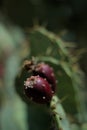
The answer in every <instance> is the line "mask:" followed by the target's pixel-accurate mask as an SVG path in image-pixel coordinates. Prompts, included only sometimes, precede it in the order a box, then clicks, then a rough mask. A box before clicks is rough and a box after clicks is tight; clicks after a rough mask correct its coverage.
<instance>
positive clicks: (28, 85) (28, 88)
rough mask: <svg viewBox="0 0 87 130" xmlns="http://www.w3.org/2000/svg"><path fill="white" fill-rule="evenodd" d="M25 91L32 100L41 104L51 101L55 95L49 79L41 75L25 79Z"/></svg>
mask: <svg viewBox="0 0 87 130" xmlns="http://www.w3.org/2000/svg"><path fill="white" fill-rule="evenodd" d="M24 93H25V95H26V96H27V97H28V98H29V99H30V100H32V101H34V102H36V103H40V104H47V103H49V102H50V101H51V98H52V95H53V94H52V90H51V87H50V85H49V83H48V82H47V80H46V79H44V78H42V77H40V76H31V77H30V78H27V80H26V81H24Z"/></svg>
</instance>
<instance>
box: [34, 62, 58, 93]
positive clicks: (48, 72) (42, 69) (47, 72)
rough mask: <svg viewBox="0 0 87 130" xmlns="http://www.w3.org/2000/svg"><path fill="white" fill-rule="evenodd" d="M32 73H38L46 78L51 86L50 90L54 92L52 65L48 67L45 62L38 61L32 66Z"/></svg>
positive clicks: (54, 83) (54, 79) (54, 82)
mask: <svg viewBox="0 0 87 130" xmlns="http://www.w3.org/2000/svg"><path fill="white" fill-rule="evenodd" d="M33 73H34V75H39V76H41V77H43V78H46V79H47V81H48V82H49V84H50V86H51V89H52V92H53V93H54V92H55V88H56V78H55V75H54V71H53V68H52V67H50V66H49V65H48V64H45V63H39V64H38V65H36V67H35V68H34V70H33Z"/></svg>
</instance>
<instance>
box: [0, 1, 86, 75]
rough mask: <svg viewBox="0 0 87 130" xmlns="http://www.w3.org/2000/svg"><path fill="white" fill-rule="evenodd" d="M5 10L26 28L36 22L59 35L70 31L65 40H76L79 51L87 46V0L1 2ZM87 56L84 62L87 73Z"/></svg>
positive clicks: (18, 23)
mask: <svg viewBox="0 0 87 130" xmlns="http://www.w3.org/2000/svg"><path fill="white" fill-rule="evenodd" d="M0 8H1V11H2V12H3V13H4V14H5V15H6V16H8V17H9V19H10V20H11V21H12V22H13V23H14V24H16V25H18V26H20V27H22V28H23V29H25V28H27V27H31V26H32V25H33V23H34V20H38V21H39V24H41V25H43V24H46V27H47V28H48V29H49V30H51V31H54V32H56V33H58V32H60V31H62V30H65V29H68V34H67V35H66V37H64V39H65V40H67V41H76V43H77V46H78V47H79V48H86V47H87V43H86V42H87V0H1V1H0ZM86 57H87V53H85V54H84V55H83V56H82V58H81V59H80V64H81V68H82V69H83V71H84V72H85V73H86V74H87V67H86V66H87V58H86Z"/></svg>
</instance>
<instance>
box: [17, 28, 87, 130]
mask: <svg viewBox="0 0 87 130" xmlns="http://www.w3.org/2000/svg"><path fill="white" fill-rule="evenodd" d="M27 36H28V39H29V46H30V54H29V56H28V57H27V58H26V59H27V60H30V59H32V57H33V59H34V62H35V63H37V62H45V63H47V64H49V65H51V66H52V67H53V69H54V72H55V77H56V80H57V81H58V83H57V87H56V93H55V94H54V96H53V98H52V101H51V103H50V107H47V106H44V105H37V104H32V102H31V101H29V100H28V99H25V98H24V95H23V86H24V81H26V78H29V77H30V76H31V75H32V74H31V72H28V70H27V71H25V70H22V72H21V75H20V76H19V77H17V78H16V90H17V92H18V94H19V95H20V96H21V97H22V99H23V100H24V101H25V102H26V103H27V104H28V119H29V122H30V129H31V130H32V129H33V130H40V129H41V130H44V129H45V130H50V129H62V130H73V129H76V130H77V129H81V130H83V127H82V128H81V127H80V125H81V124H82V122H86V121H87V117H86V113H87V111H86V106H85V97H84V94H83V93H84V92H83V89H82V86H83V85H84V82H83V79H84V74H83V72H82V71H81V70H80V68H79V65H78V56H77V57H75V56H74V55H73V54H72V53H71V50H73V47H74V44H72V43H68V44H67V43H66V42H64V41H63V40H62V39H61V38H60V37H59V36H58V35H56V34H54V33H51V32H49V31H47V30H46V29H45V28H43V27H39V26H35V27H34V28H32V29H30V30H29V31H28V32H27ZM29 63H30V62H29ZM27 67H28V66H27ZM29 67H30V66H29ZM27 69H28V68H27ZM29 69H30V68H29ZM33 69H34V66H33V67H32V70H33ZM40 76H41V75H40ZM17 86H20V87H19V88H18V87H17ZM33 87H35V86H33ZM33 87H32V88H33ZM58 97H59V98H60V99H59V98H58ZM53 106H54V107H53ZM50 108H53V109H51V110H50ZM39 110H40V111H39ZM38 112H39V113H38ZM48 113H49V114H48ZM53 113H55V116H54V117H53ZM37 117H38V119H37ZM49 126H50V127H49Z"/></svg>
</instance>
